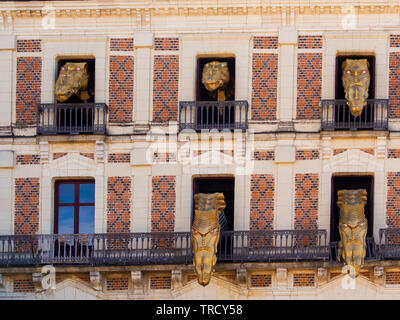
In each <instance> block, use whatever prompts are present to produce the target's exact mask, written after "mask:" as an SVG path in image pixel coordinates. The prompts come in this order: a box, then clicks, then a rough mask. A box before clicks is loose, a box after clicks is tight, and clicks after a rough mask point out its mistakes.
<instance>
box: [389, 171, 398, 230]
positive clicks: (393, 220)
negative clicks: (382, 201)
mask: <svg viewBox="0 0 400 320" xmlns="http://www.w3.org/2000/svg"><path fill="white" fill-rule="evenodd" d="M386 224H387V226H388V227H389V228H394V227H400V172H388V173H387V199H386Z"/></svg>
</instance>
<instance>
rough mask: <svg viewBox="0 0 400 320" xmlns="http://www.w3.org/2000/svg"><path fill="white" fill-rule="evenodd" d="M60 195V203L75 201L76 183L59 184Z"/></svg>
mask: <svg viewBox="0 0 400 320" xmlns="http://www.w3.org/2000/svg"><path fill="white" fill-rule="evenodd" d="M58 196H59V198H60V200H59V201H60V203H73V202H74V200H75V185H73V184H70V183H62V184H59V189H58Z"/></svg>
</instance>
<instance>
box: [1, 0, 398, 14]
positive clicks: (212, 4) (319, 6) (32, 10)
mask: <svg viewBox="0 0 400 320" xmlns="http://www.w3.org/2000/svg"><path fill="white" fill-rule="evenodd" d="M0 12H1V14H2V15H3V16H6V17H42V16H46V15H48V14H54V15H55V16H57V17H61V16H63V17H64V16H65V17H72V16H74V17H76V16H78V17H79V16H82V17H90V16H93V17H99V16H124V15H125V16H126V15H128V16H140V17H144V18H149V17H150V16H156V15H163V16H169V15H172V16H173V15H248V14H249V15H251V14H283V15H287V16H291V15H295V14H346V13H350V12H351V13H356V14H357V13H358V14H360V13H361V14H368V13H374V14H377V13H382V14H383V13H399V12H400V1H399V0H395V1H393V0H374V1H368V0H367V1H354V0H342V1H335V0H325V1H320V0H297V1H292V0H286V1H285V0H280V1H279V0H278V1H276V0H247V1H244V0H218V1H204V0H191V1H186V0H147V1H146V0H143V1H134V2H133V1H126V0H125V1H109V2H108V1H29V2H28V1H27V2H4V1H3V2H1V1H0Z"/></svg>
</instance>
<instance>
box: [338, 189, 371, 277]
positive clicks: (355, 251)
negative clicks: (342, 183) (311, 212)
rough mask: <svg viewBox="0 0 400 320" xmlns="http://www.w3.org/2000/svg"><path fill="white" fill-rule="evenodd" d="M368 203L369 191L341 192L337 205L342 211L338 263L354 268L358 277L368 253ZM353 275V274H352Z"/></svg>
mask: <svg viewBox="0 0 400 320" xmlns="http://www.w3.org/2000/svg"><path fill="white" fill-rule="evenodd" d="M366 203H367V191H366V190H365V189H358V190H339V191H338V200H337V205H338V207H339V209H340V219H339V233H340V238H341V240H340V242H339V248H338V253H337V259H338V261H339V262H340V261H342V262H344V263H345V264H346V265H348V266H350V267H352V268H351V270H353V271H354V274H353V275H354V276H358V274H359V272H360V269H361V267H362V265H363V264H364V258H365V253H366V241H365V238H366V235H367V228H368V223H367V218H366V217H365V214H364V207H365V204H366ZM350 273H352V272H350Z"/></svg>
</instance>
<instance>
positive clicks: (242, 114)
mask: <svg viewBox="0 0 400 320" xmlns="http://www.w3.org/2000/svg"><path fill="white" fill-rule="evenodd" d="M247 113H248V103H247V101H181V102H180V103H179V130H183V129H192V130H196V131H199V130H202V129H208V130H211V129H218V130H222V129H230V130H234V129H241V130H246V129H247Z"/></svg>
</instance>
